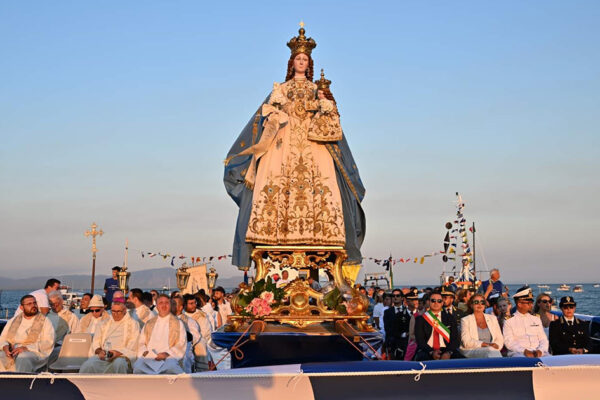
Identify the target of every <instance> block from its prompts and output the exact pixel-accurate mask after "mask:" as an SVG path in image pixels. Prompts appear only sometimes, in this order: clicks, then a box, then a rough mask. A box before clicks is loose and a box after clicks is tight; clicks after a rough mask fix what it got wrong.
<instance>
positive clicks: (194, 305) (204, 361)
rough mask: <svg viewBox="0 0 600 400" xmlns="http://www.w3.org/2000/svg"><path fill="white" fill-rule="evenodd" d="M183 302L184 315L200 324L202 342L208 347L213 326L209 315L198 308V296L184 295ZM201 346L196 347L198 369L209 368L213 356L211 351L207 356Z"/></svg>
mask: <svg viewBox="0 0 600 400" xmlns="http://www.w3.org/2000/svg"><path fill="white" fill-rule="evenodd" d="M183 304H184V308H185V312H184V313H183V314H184V315H186V316H188V317H190V318H191V319H193V320H194V321H196V323H197V324H198V327H199V328H200V343H201V344H202V345H203V347H204V348H205V349H206V347H207V346H208V345H209V343H211V342H212V336H211V335H212V326H211V324H210V320H209V317H208V316H207V315H206V314H205V313H204V312H203V311H201V310H200V309H198V302H197V300H196V297H195V296H194V295H191V294H185V295H183ZM198 350H201V348H198V349H195V353H194V354H196V353H199V354H196V357H195V362H196V371H205V370H207V369H208V364H209V363H210V362H211V360H212V358H211V356H210V353H208V352H207V354H206V356H204V355H203V354H202V352H201V351H198Z"/></svg>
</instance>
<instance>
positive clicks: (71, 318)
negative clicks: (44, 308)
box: [48, 308, 79, 364]
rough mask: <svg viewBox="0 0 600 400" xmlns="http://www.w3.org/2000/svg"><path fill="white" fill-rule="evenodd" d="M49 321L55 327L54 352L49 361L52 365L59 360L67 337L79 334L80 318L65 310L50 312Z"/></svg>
mask: <svg viewBox="0 0 600 400" xmlns="http://www.w3.org/2000/svg"><path fill="white" fill-rule="evenodd" d="M48 319H49V320H50V322H52V326H53V327H54V350H52V354H50V358H49V359H48V364H52V363H53V362H54V361H56V360H57V359H58V355H59V354H60V348H61V347H62V343H63V339H64V338H65V336H67V334H69V333H73V332H77V330H78V329H79V318H77V316H76V315H75V314H73V313H72V312H71V311H69V310H67V309H66V308H63V309H62V310H60V311H59V312H58V313H55V312H54V311H50V312H49V313H48Z"/></svg>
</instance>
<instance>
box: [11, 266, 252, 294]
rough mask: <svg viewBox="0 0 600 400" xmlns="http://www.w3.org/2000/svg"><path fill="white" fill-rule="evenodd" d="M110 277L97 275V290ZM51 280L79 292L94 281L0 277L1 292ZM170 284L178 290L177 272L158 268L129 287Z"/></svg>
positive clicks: (138, 275)
mask: <svg viewBox="0 0 600 400" xmlns="http://www.w3.org/2000/svg"><path fill="white" fill-rule="evenodd" d="M108 277H109V276H108V275H96V282H95V284H94V286H95V288H96V290H97V289H102V288H103V287H104V281H105V280H106V278H108ZM49 278H56V279H58V280H60V281H61V282H62V284H63V285H68V286H70V287H71V288H73V290H77V291H89V289H90V283H91V279H92V278H91V275H51V276H50V275H47V276H34V277H31V278H22V279H12V278H6V277H0V290H36V289H40V288H42V287H43V286H44V284H45V283H46V281H47V280H48V279H49ZM243 280H244V278H243V276H241V275H240V276H239V277H237V276H234V277H230V278H218V280H217V286H223V287H224V288H226V289H227V288H234V287H237V285H238V284H239V283H240V282H242V281H243ZM169 282H170V286H171V288H172V289H177V280H176V278H175V270H174V269H173V268H156V269H149V270H145V271H135V272H132V273H131V277H130V278H129V287H130V288H134V287H139V288H142V289H160V288H162V287H163V286H167V285H169Z"/></svg>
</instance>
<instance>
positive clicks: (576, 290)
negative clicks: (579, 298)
mask: <svg viewBox="0 0 600 400" xmlns="http://www.w3.org/2000/svg"><path fill="white" fill-rule="evenodd" d="M581 292H583V286H582V285H575V287H574V288H573V293H581Z"/></svg>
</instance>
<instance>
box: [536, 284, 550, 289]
mask: <svg viewBox="0 0 600 400" xmlns="http://www.w3.org/2000/svg"><path fill="white" fill-rule="evenodd" d="M537 287H538V288H540V289H550V286H548V285H537Z"/></svg>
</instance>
